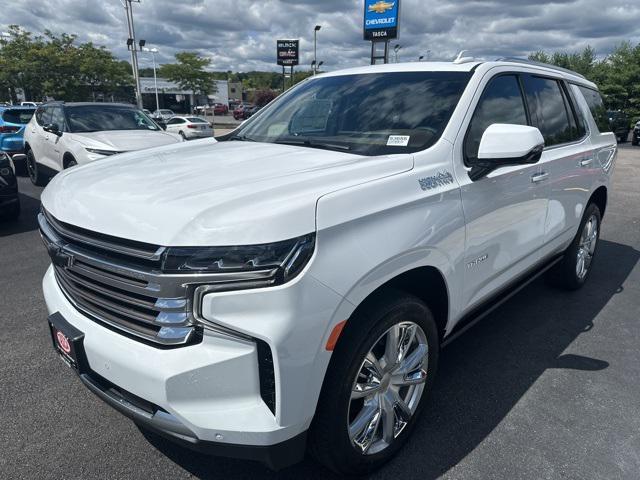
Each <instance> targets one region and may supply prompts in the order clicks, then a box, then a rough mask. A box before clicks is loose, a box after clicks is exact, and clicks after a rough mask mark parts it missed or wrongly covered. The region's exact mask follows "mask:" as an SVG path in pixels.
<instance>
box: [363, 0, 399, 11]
mask: <svg viewBox="0 0 640 480" xmlns="http://www.w3.org/2000/svg"><path fill="white" fill-rule="evenodd" d="M395 4H396V3H395V2H384V1H382V0H380V1H379V2H377V3H374V4H373V5H369V11H370V12H376V13H384V12H386V11H387V10H391V9H392V8H393V6H394V5H395Z"/></svg>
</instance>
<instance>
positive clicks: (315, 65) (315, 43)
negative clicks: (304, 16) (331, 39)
mask: <svg viewBox="0 0 640 480" xmlns="http://www.w3.org/2000/svg"><path fill="white" fill-rule="evenodd" d="M321 28H322V25H316V26H315V28H314V29H313V63H312V64H311V65H312V66H313V67H312V68H313V74H314V75H315V74H316V73H317V71H318V32H319V31H320V29H321Z"/></svg>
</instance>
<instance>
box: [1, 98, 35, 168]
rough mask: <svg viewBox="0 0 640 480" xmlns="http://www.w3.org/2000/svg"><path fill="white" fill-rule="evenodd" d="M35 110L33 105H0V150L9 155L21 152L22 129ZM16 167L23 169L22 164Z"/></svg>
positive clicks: (22, 147) (22, 143)
mask: <svg viewBox="0 0 640 480" xmlns="http://www.w3.org/2000/svg"><path fill="white" fill-rule="evenodd" d="M35 111H36V109H35V108H34V107H18V106H10V107H6V106H0V152H4V153H7V154H8V155H9V156H13V155H15V154H16V153H23V151H24V140H23V135H24V130H25V128H26V126H27V123H29V120H31V117H32V116H33V113H34V112H35ZM16 167H18V169H20V170H22V169H24V166H22V165H21V166H18V165H16ZM21 167H22V168H21Z"/></svg>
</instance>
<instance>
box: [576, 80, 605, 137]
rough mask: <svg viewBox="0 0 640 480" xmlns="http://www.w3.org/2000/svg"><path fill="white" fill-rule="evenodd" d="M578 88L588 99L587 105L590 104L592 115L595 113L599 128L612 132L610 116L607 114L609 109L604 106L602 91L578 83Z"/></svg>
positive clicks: (602, 130) (594, 117)
mask: <svg viewBox="0 0 640 480" xmlns="http://www.w3.org/2000/svg"><path fill="white" fill-rule="evenodd" d="M578 88H579V89H580V92H581V93H582V95H583V96H584V99H585V100H586V101H587V105H589V110H590V111H591V115H593V119H594V120H595V122H596V125H597V127H598V130H600V131H601V132H610V131H611V125H610V123H609V117H608V116H607V109H606V108H605V107H604V102H603V101H602V97H601V96H600V93H599V92H598V91H597V90H593V89H591V88H587V87H582V86H580V85H578Z"/></svg>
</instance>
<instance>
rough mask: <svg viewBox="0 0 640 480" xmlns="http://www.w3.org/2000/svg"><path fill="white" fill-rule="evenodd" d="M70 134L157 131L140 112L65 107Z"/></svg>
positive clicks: (131, 109) (105, 108)
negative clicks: (110, 131) (109, 131)
mask: <svg viewBox="0 0 640 480" xmlns="http://www.w3.org/2000/svg"><path fill="white" fill-rule="evenodd" d="M67 119H68V121H69V128H70V130H71V131H72V132H80V133H81V132H100V131H108V130H158V127H157V126H156V124H155V123H153V122H152V121H151V120H150V119H149V117H147V116H146V115H145V114H144V113H143V112H142V111H141V110H136V109H135V108H127V107H119V106H107V105H105V106H102V105H86V106H84V105H83V106H77V107H67Z"/></svg>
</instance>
